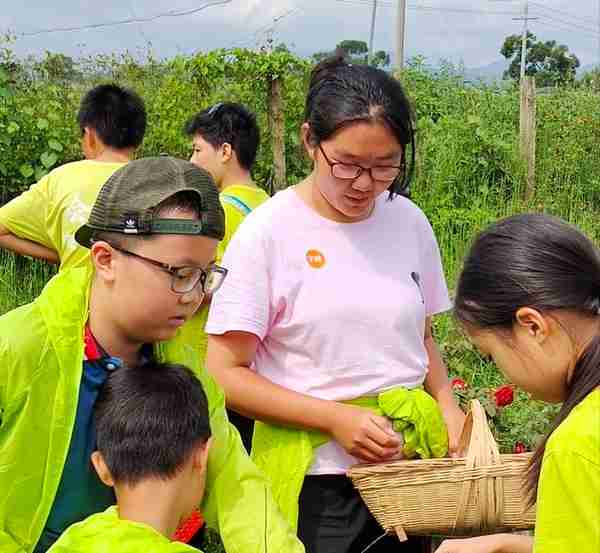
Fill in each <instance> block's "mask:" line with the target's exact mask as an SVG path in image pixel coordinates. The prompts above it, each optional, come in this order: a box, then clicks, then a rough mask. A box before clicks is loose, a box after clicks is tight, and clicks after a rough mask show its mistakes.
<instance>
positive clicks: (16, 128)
mask: <svg viewBox="0 0 600 553" xmlns="http://www.w3.org/2000/svg"><path fill="white" fill-rule="evenodd" d="M20 128H21V127H19V125H17V124H16V123H15V122H14V121H11V122H10V123H9V124H8V127H7V129H6V131H7V132H8V134H15V133H16V132H17V131H19V130H20Z"/></svg>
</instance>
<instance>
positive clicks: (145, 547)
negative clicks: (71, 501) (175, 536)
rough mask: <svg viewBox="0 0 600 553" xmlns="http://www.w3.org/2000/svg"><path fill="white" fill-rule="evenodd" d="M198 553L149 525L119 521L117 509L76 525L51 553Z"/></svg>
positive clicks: (65, 533)
mask: <svg viewBox="0 0 600 553" xmlns="http://www.w3.org/2000/svg"><path fill="white" fill-rule="evenodd" d="M106 551H110V552H111V553H146V552H152V553H188V552H192V551H193V552H195V553H198V549H195V548H194V547H191V546H189V545H186V544H184V543H180V542H174V541H170V540H168V539H167V538H166V537H165V536H163V535H162V534H159V533H158V532H157V531H156V530H155V529H154V528H152V527H150V526H147V525H146V524H140V523H138V522H131V521H130V520H123V519H120V518H119V515H118V512H117V507H114V506H113V507H109V508H108V509H107V510H106V511H104V512H103V513H98V514H96V515H92V516H90V517H88V518H86V519H85V520H84V521H82V522H78V523H77V524H73V525H72V526H70V527H69V528H67V530H66V531H65V532H64V534H63V535H62V536H61V537H60V538H58V540H57V541H56V543H55V544H54V545H53V546H52V547H51V548H50V549H49V550H48V553H105V552H106Z"/></svg>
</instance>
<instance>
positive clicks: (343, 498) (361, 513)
mask: <svg viewBox="0 0 600 553" xmlns="http://www.w3.org/2000/svg"><path fill="white" fill-rule="evenodd" d="M383 534H384V531H383V530H382V528H381V526H379V524H378V523H377V521H376V520H375V519H374V518H373V515H371V513H370V512H369V510H368V509H367V506H366V505H365V504H364V502H363V500H362V499H361V497H360V495H359V494H358V492H357V491H356V489H355V488H354V486H353V485H352V482H351V481H350V479H348V478H346V477H345V476H342V475H340V476H337V475H336V476H307V477H306V478H305V480H304V485H303V486H302V491H301V493H300V514H299V519H298V537H299V538H300V540H301V541H302V543H303V544H304V547H305V548H306V553H362V552H363V550H365V549H366V548H367V547H368V546H369V545H370V544H371V543H372V542H374V541H375V540H376V539H377V538H378V537H380V536H382V535H383ZM429 541H430V540H429V538H411V539H409V541H407V542H404V543H401V542H399V541H398V538H397V537H396V536H392V535H388V536H385V537H383V538H381V539H380V540H378V541H377V543H375V544H374V545H373V546H372V547H370V548H368V549H367V551H365V553H388V552H389V553H423V552H425V551H429V548H428V543H429Z"/></svg>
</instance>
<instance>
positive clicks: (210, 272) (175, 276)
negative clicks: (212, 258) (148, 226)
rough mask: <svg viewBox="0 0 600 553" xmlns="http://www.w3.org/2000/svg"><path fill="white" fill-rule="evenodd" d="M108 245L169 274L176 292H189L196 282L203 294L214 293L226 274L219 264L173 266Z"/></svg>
mask: <svg viewBox="0 0 600 553" xmlns="http://www.w3.org/2000/svg"><path fill="white" fill-rule="evenodd" d="M110 246H111V247H112V248H113V249H115V250H117V251H118V252H121V253H123V254H125V255H129V256H131V257H133V258H135V259H139V260H141V261H145V262H146V263H149V264H151V265H154V266H155V267H158V268H159V269H161V270H162V271H164V272H165V273H168V274H170V275H171V290H172V291H173V292H175V293H176V294H187V293H188V292H191V291H192V290H193V289H194V288H196V286H198V284H200V285H201V286H202V292H203V293H204V294H209V295H210V294H214V293H215V292H216V291H217V290H218V289H219V288H220V287H221V284H223V281H224V280H225V277H226V276H227V269H225V268H223V267H220V266H219V265H214V264H213V265H210V266H209V267H208V268H207V269H203V268H202V267H196V266H192V265H189V266H182V267H174V266H173V265H169V264H168V263H163V262H162V261H157V260H156V259H150V258H149V257H146V256H144V255H140V254H139V253H135V252H132V251H129V250H126V249H124V248H120V247H118V246H115V245H114V244H110Z"/></svg>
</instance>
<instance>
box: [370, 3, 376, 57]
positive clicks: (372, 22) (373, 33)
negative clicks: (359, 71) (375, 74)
mask: <svg viewBox="0 0 600 553" xmlns="http://www.w3.org/2000/svg"><path fill="white" fill-rule="evenodd" d="M376 19H377V0H373V15H372V16H371V34H370V36H369V58H368V59H369V65H370V64H372V63H373V39H374V38H375V20H376Z"/></svg>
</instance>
